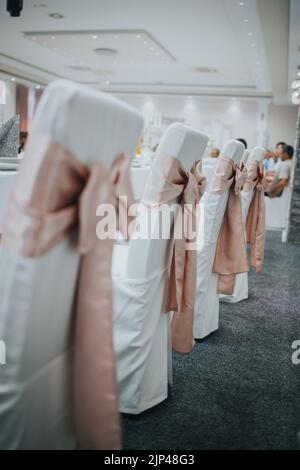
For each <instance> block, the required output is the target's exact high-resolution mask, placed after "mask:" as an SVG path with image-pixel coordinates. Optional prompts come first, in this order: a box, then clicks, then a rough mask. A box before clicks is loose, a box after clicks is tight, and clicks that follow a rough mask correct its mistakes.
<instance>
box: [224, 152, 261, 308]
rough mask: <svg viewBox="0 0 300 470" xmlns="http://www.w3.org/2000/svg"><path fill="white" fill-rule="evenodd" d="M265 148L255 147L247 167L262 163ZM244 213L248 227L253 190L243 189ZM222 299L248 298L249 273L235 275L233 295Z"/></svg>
mask: <svg viewBox="0 0 300 470" xmlns="http://www.w3.org/2000/svg"><path fill="white" fill-rule="evenodd" d="M264 152H265V150H264V148H263V147H255V148H254V149H253V150H252V151H251V152H250V154H249V157H248V159H247V163H246V168H247V165H249V163H251V162H253V161H257V162H259V163H261V162H262V161H263V159H264ZM241 196H242V215H243V223H244V226H245V227H246V221H247V215H248V211H249V207H250V203H251V201H252V197H253V190H250V191H242V193H241ZM219 297H220V301H221V302H230V303H236V302H239V301H240V300H244V299H248V273H240V274H237V275H236V276H235V284H234V291H233V294H232V295H223V294H220V296H219Z"/></svg>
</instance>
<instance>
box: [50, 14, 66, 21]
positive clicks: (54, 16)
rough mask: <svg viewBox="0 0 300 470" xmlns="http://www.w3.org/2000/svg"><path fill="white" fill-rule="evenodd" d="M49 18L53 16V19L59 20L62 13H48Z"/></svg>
mask: <svg viewBox="0 0 300 470" xmlns="http://www.w3.org/2000/svg"><path fill="white" fill-rule="evenodd" d="M48 16H50V18H53V19H54V20H61V19H62V18H64V15H62V14H61V13H49V15H48Z"/></svg>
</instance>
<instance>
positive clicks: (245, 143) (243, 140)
mask: <svg viewBox="0 0 300 470" xmlns="http://www.w3.org/2000/svg"><path fill="white" fill-rule="evenodd" d="M235 140H238V141H239V142H241V143H242V144H243V145H244V146H245V149H247V148H248V144H247V141H246V140H245V139H242V138H240V139H235Z"/></svg>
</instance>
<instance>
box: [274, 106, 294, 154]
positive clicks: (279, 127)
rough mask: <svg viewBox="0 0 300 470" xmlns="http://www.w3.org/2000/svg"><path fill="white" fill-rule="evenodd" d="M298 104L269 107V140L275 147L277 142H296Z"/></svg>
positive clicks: (291, 143) (292, 143)
mask: <svg viewBox="0 0 300 470" xmlns="http://www.w3.org/2000/svg"><path fill="white" fill-rule="evenodd" d="M297 111H298V107H297V106H280V105H274V104H271V105H270V109H269V127H268V129H269V142H270V146H272V147H274V145H276V144H277V142H280V141H282V142H287V143H288V144H290V145H293V146H294V144H295V136H296V135H295V134H296V120H297Z"/></svg>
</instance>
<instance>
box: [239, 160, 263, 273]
mask: <svg viewBox="0 0 300 470" xmlns="http://www.w3.org/2000/svg"><path fill="white" fill-rule="evenodd" d="M247 168H248V178H247V181H246V183H245V186H244V191H250V190H252V189H253V196H252V200H251V204H250V206H249V211H248V216H247V222H246V235H247V242H248V243H250V246H251V252H250V265H251V266H252V267H254V268H255V269H256V272H261V271H262V268H263V262H264V251H265V198H264V190H265V188H266V186H267V183H266V178H265V176H264V174H263V170H262V168H261V165H260V163H259V162H257V161H253V162H251V163H250V164H249V165H248V167H247Z"/></svg>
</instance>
